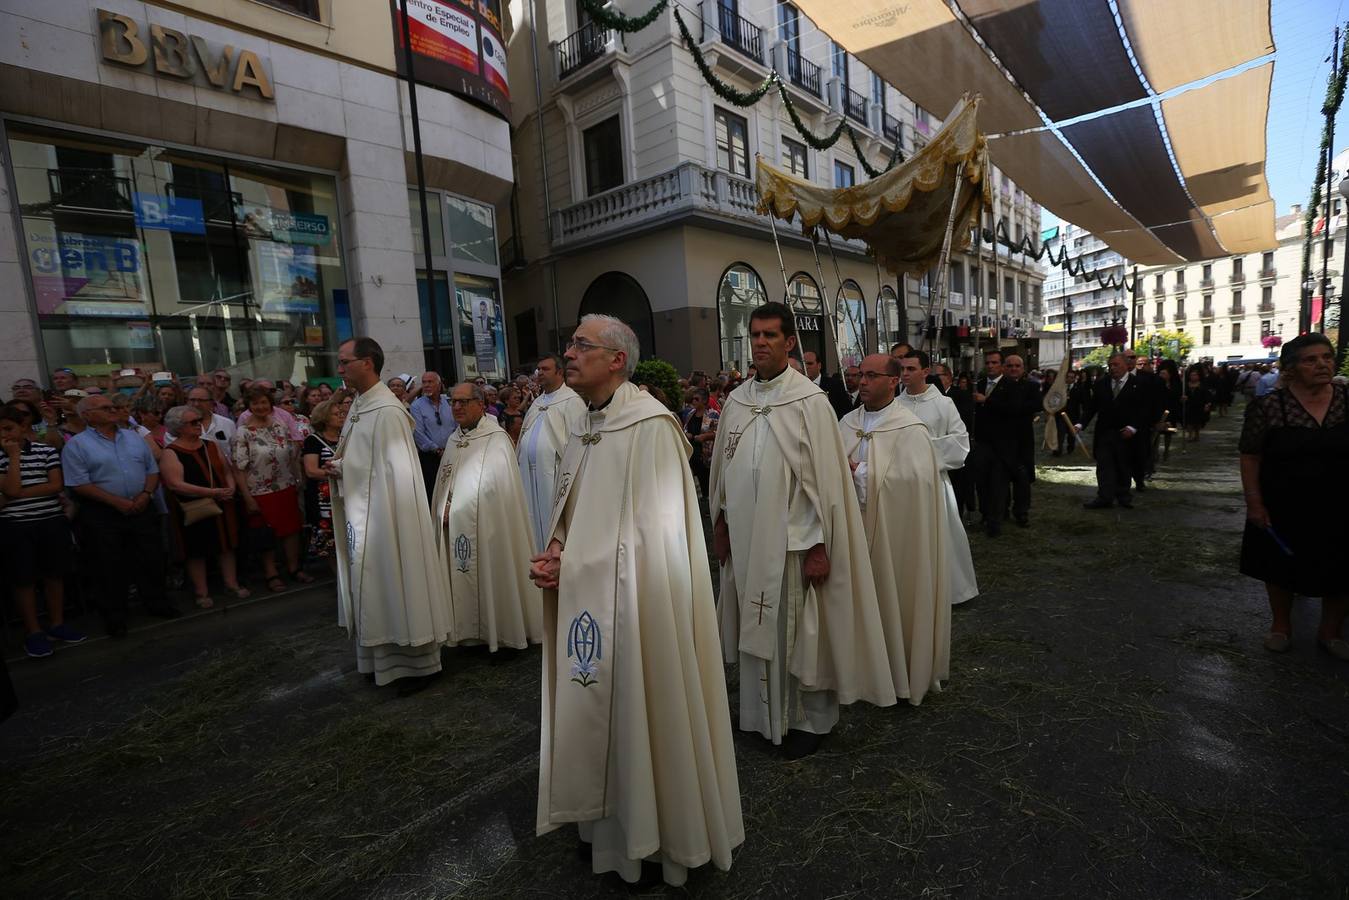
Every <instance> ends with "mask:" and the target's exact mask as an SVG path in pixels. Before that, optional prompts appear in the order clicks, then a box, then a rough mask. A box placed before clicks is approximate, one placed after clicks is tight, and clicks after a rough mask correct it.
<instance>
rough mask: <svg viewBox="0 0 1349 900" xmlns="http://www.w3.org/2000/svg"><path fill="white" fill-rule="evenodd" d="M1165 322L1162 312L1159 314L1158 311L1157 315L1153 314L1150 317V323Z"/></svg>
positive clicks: (1158, 323)
mask: <svg viewBox="0 0 1349 900" xmlns="http://www.w3.org/2000/svg"><path fill="white" fill-rule="evenodd" d="M1165 322H1166V316H1164V315H1162V314H1160V313H1158V314H1157V315H1154V316H1153V317H1152V324H1153V325H1161V324H1163V323H1165Z"/></svg>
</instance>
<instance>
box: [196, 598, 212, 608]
mask: <svg viewBox="0 0 1349 900" xmlns="http://www.w3.org/2000/svg"><path fill="white" fill-rule="evenodd" d="M193 602H194V603H196V604H197V609H210V608H211V607H213V606H215V601H214V600H212V599H211V598H210V597H206V596H202V597H198V598H196V599H195V600H194V601H193Z"/></svg>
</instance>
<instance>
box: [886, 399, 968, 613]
mask: <svg viewBox="0 0 1349 900" xmlns="http://www.w3.org/2000/svg"><path fill="white" fill-rule="evenodd" d="M895 401H896V402H897V403H898V404H899V405H900V406H901V407H902V408H904V409H906V410H908V411H909V412H911V413H913V414H914V415H915V416H917V417H918V418H919V419H921V420H922V421H923V424H924V425H926V426H927V430H928V433H929V434H930V436H931V437H932V447H933V449H934V450H935V451H936V453H937V464H938V465H939V466H940V467H941V477H942V481H943V483H944V484H945V486H946V490H945V494H946V503H945V508H944V509H943V510H942V515H943V516H945V518H946V522H947V529H948V530H949V532H950V535H949V537H950V541H949V548H950V549H949V552H948V553H947V554H946V561H947V565H948V566H950V572H949V574H948V577H949V580H950V583H951V602H952V603H964V602H965V601H966V600H969V599H970V598H971V597H977V596H979V582H978V579H976V578H975V575H974V557H973V556H972V555H971V554H970V538H969V535H968V534H966V533H965V521H964V519H962V518H961V516H960V505H959V504H958V503H956V492H955V488H953V487H952V486H951V476H950V474H949V473H950V472H951V471H952V470H953V469H959V468H960V467H961V466H963V465H965V459H966V457H968V456H969V455H970V435H969V432H968V431H966V430H965V422H964V420H962V419H961V418H960V412H959V411H958V410H957V409H956V405H955V403H954V402H952V400H951V398H950V397H947V396H946V395H945V394H943V393H942V392H941V391H939V390H937V388H936V386H935V385H931V384H929V385H928V386H927V390H926V391H924V392H923V393H921V394H917V395H914V394H910V393H909V392H908V391H905V392H903V393H901V394H898V395H896V397H895Z"/></svg>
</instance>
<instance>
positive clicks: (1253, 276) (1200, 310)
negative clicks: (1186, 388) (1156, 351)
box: [1132, 196, 1344, 362]
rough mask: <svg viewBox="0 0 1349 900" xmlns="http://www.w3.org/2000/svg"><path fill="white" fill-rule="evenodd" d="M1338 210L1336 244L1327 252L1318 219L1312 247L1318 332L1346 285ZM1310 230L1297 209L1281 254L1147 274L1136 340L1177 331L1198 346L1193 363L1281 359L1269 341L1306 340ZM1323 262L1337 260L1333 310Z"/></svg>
mask: <svg viewBox="0 0 1349 900" xmlns="http://www.w3.org/2000/svg"><path fill="white" fill-rule="evenodd" d="M1331 202H1332V203H1333V207H1332V215H1331V218H1330V222H1329V224H1330V227H1331V234H1330V242H1329V244H1328V245H1327V244H1326V243H1325V242H1324V241H1323V240H1322V235H1323V234H1324V232H1323V231H1322V229H1324V228H1325V225H1326V220H1325V218H1324V217H1318V219H1317V226H1316V228H1317V230H1316V232H1315V234H1316V235H1317V236H1316V239H1315V240H1314V241H1313V243H1312V258H1311V259H1312V271H1313V277H1314V285H1313V295H1314V296H1313V302H1312V312H1313V327H1315V328H1317V330H1319V329H1320V324H1321V320H1322V315H1323V313H1324V312H1327V311H1329V312H1333V311H1334V308H1335V305H1336V304H1337V300H1338V298H1337V293H1338V292H1337V288H1338V285H1339V278H1338V277H1334V275H1337V274H1338V272H1339V270H1340V269H1341V268H1342V266H1343V258H1342V257H1343V253H1344V245H1343V241H1344V216H1343V214H1342V210H1341V204H1342V203H1343V200H1342V199H1341V198H1340V197H1338V196H1335V197H1333V198H1332V201H1331ZM1303 224H1304V217H1303V214H1302V208H1301V207H1300V206H1297V205H1294V206H1293V207H1292V208H1291V210H1290V212H1289V214H1288V215H1284V216H1279V217H1277V218H1276V219H1275V220H1274V227H1275V235H1276V237H1277V238H1278V241H1279V246H1278V248H1277V249H1275V250H1270V251H1267V252H1265V253H1258V254H1248V255H1245V256H1229V257H1224V258H1220V259H1213V260H1208V261H1206V262H1202V263H1191V264H1190V265H1187V266H1157V267H1152V268H1148V269H1143V270H1140V272H1139V278H1138V285H1137V290H1136V292H1135V294H1134V317H1133V322H1134V324H1133V326H1132V327H1133V333H1134V336H1135V339H1142V340H1146V339H1147V335H1148V334H1149V333H1150V332H1152V331H1155V330H1156V329H1158V328H1171V329H1176V330H1178V331H1183V332H1185V333H1187V334H1189V335H1191V336H1192V337H1193V338H1194V342H1195V347H1194V350H1193V351H1192V353H1191V358H1192V359H1196V360H1197V359H1207V360H1212V361H1213V362H1236V361H1239V360H1267V359H1273V358H1274V357H1276V356H1278V351H1277V350H1276V349H1272V348H1267V347H1265V346H1264V345H1263V343H1262V341H1263V339H1264V338H1266V337H1267V336H1269V335H1271V334H1274V335H1278V336H1280V337H1281V338H1282V339H1283V340H1290V339H1291V338H1294V337H1296V336H1297V334H1298V311H1299V309H1300V306H1301V302H1302V285H1301V275H1302V246H1303V240H1302V238H1303V235H1304V234H1305V232H1304V230H1303ZM1327 247H1328V249H1327ZM1337 253H1338V254H1339V255H1340V256H1339V258H1337V256H1336V254H1337ZM1323 254H1324V255H1326V256H1328V258H1329V265H1328V266H1327V268H1328V269H1329V270H1330V272H1331V273H1332V277H1331V278H1330V290H1329V292H1328V293H1329V297H1330V308H1329V309H1328V310H1327V309H1326V307H1325V304H1323V302H1322V297H1321V290H1320V273H1321V261H1322V259H1323V258H1324V257H1323Z"/></svg>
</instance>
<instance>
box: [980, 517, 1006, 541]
mask: <svg viewBox="0 0 1349 900" xmlns="http://www.w3.org/2000/svg"><path fill="white" fill-rule="evenodd" d="M984 534H986V535H988V536H989V537H991V538H995V537H997V536H998V535H1000V534H1002V523H1001V522H999V521H998V520H997V519H985V520H984Z"/></svg>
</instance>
